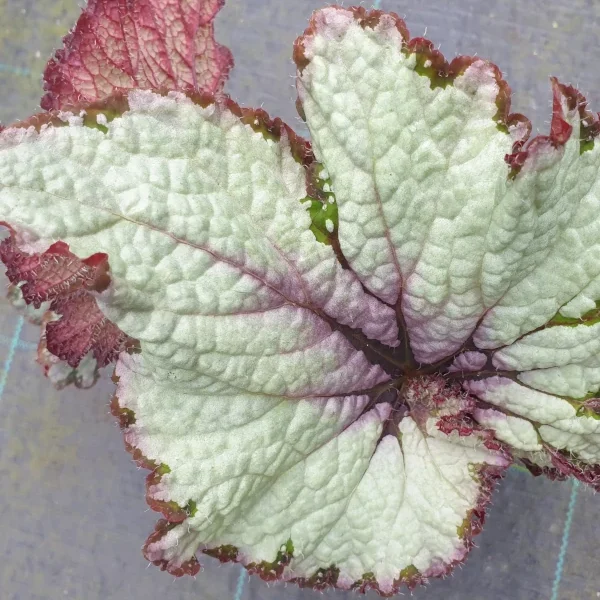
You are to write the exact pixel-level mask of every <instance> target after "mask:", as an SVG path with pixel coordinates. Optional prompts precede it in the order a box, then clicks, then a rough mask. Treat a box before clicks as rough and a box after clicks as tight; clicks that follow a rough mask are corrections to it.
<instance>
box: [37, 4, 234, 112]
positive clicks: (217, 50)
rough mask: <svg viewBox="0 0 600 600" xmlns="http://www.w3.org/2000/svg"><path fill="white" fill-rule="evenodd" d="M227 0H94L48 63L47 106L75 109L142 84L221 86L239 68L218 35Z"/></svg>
mask: <svg viewBox="0 0 600 600" xmlns="http://www.w3.org/2000/svg"><path fill="white" fill-rule="evenodd" d="M223 1H224V0H127V1H124V0H89V2H88V5H87V7H86V8H85V9H84V11H83V13H82V15H81V16H80V17H79V21H78V22H77V25H76V26H75V28H74V29H73V31H72V32H71V33H69V35H68V36H67V37H66V38H65V39H64V48H63V49H61V50H59V51H58V52H57V53H56V56H55V58H54V59H52V60H51V61H50V62H49V63H48V66H47V67H46V71H45V73H44V82H45V85H44V89H45V90H46V92H47V93H46V95H45V96H44V97H43V98H42V102H41V105H42V108H44V109H46V110H51V109H66V108H71V107H73V106H77V105H80V104H82V103H86V102H87V103H89V102H95V101H98V100H102V99H104V98H106V97H108V96H110V95H111V94H113V93H115V92H119V91H125V90H130V89H134V88H141V89H153V90H160V89H165V90H195V91H197V92H209V93H214V92H218V91H220V90H221V89H222V87H223V84H224V82H225V79H226V78H227V75H228V73H229V70H230V69H231V67H232V66H233V59H232V57H231V53H230V52H229V50H228V49H227V48H225V47H224V46H221V45H219V44H217V43H216V42H215V39H214V37H213V19H214V17H215V15H216V13H217V12H218V11H219V9H220V8H221V7H222V6H223Z"/></svg>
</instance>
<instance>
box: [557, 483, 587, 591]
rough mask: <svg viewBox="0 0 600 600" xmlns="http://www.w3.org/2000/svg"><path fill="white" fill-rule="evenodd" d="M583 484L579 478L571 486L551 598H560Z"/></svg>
mask: <svg viewBox="0 0 600 600" xmlns="http://www.w3.org/2000/svg"><path fill="white" fill-rule="evenodd" d="M580 486H581V484H580V483H579V481H577V479H573V484H572V487H571V497H570V498H569V506H568V508H567V516H566V518H565V527H564V529H563V536H562V543H561V545H560V552H559V553H558V560H557V561H556V570H555V571H554V582H553V583H552V596H551V599H550V600H558V591H559V589H560V582H561V580H562V576H563V569H564V566H565V558H566V556H567V549H568V547H569V536H570V535H571V524H572V523H573V515H574V514H575V505H576V504H577V494H578V492H579V487H580Z"/></svg>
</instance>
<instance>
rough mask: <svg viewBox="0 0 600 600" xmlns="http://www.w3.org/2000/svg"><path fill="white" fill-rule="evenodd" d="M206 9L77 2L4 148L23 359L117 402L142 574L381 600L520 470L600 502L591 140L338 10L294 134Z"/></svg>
mask: <svg viewBox="0 0 600 600" xmlns="http://www.w3.org/2000/svg"><path fill="white" fill-rule="evenodd" d="M221 5H222V0H130V1H128V2H123V1H120V0H90V2H89V5H88V7H87V9H86V10H85V11H84V12H83V14H82V16H81V18H80V19H79V21H78V23H77V25H76V27H75V29H74V30H73V31H72V32H71V33H70V34H69V35H68V36H67V37H66V38H65V46H64V49H62V50H60V51H59V52H57V53H56V56H55V58H53V59H52V60H51V61H50V63H49V64H48V67H47V69H46V73H45V91H46V93H45V96H44V98H43V101H42V106H43V108H44V109H46V112H43V113H41V114H38V115H35V116H33V117H31V118H29V119H26V120H25V121H22V122H19V123H16V124H14V125H12V126H10V127H7V128H5V129H4V130H3V131H2V132H1V133H0V219H1V220H2V223H3V225H4V227H5V228H6V231H7V233H6V234H5V238H4V241H2V243H1V244H0V258H1V259H2V261H3V262H4V264H5V265H6V267H7V275H8V278H9V280H10V282H11V284H12V285H13V287H12V288H11V295H12V296H13V298H14V297H15V296H17V295H19V296H20V298H19V300H20V301H21V302H22V301H24V302H25V303H26V304H28V305H30V306H32V307H34V309H35V310H34V314H35V316H36V318H38V319H41V321H42V323H43V329H44V331H43V335H42V341H41V343H40V362H42V364H43V365H44V368H45V371H46V373H47V374H48V375H49V376H50V377H51V378H52V379H53V380H54V381H55V382H56V383H58V384H61V385H64V384H66V383H68V382H75V383H78V384H80V385H91V384H92V383H93V382H94V381H95V378H96V376H97V369H98V368H101V367H104V366H106V365H108V364H110V363H112V362H116V365H115V370H114V381H115V382H116V393H115V396H114V398H113V400H112V403H111V407H112V411H113V413H114V415H115V416H116V417H117V418H118V420H119V422H120V425H121V427H122V428H123V431H124V436H125V444H126V447H127V449H128V450H129V451H130V452H131V453H132V455H133V458H134V459H135V461H136V462H137V463H138V464H140V465H143V466H144V467H147V468H148V469H150V470H151V472H150V474H149V476H148V480H147V501H148V503H149V504H150V506H151V507H152V508H153V509H155V510H156V511H158V512H161V513H162V515H163V518H162V519H161V520H160V521H159V522H158V524H157V526H156V530H155V531H154V533H152V534H151V535H150V537H149V538H148V540H147V542H146V544H145V546H144V554H145V556H146V557H147V559H148V560H149V561H151V562H153V563H154V564H155V565H158V566H159V567H160V568H161V569H165V570H167V571H168V572H169V573H171V574H173V575H183V574H186V573H187V574H196V573H197V572H198V571H199V569H200V564H199V562H198V558H197V554H198V553H205V554H207V555H210V556H214V557H217V558H218V559H220V560H221V561H235V562H239V563H241V564H242V565H244V566H245V567H246V568H247V569H248V571H250V572H251V573H256V574H258V575H260V576H261V577H263V578H264V579H266V580H283V581H295V582H297V583H299V584H300V585H302V586H309V587H313V588H316V589H323V588H325V587H328V586H335V587H338V588H342V589H354V590H357V591H361V592H365V591H367V590H369V589H374V590H376V591H378V592H379V593H380V594H382V595H392V594H394V593H396V592H397V591H398V590H399V589H400V588H401V587H402V586H403V585H407V586H408V587H411V588H412V587H414V586H415V585H417V584H419V583H423V582H425V581H426V580H427V579H428V578H430V577H436V576H440V575H444V574H446V573H448V572H450V571H451V569H452V568H453V567H454V566H455V565H457V564H459V563H461V562H462V561H463V560H464V559H465V557H466V554H467V553H468V551H469V550H470V548H471V546H472V544H473V541H472V539H473V536H474V535H475V534H477V533H478V532H479V531H480V529H481V527H482V524H483V521H484V516H485V510H486V505H487V504H488V502H489V500H490V495H491V493H492V490H493V487H494V484H495V482H496V480H497V479H498V478H500V477H502V475H503V474H504V472H505V470H506V469H507V467H508V466H509V465H510V464H511V463H513V462H519V463H521V464H522V465H524V466H525V467H527V468H528V469H529V470H530V471H531V472H532V473H534V474H536V475H539V474H543V475H545V476H547V477H550V478H552V479H565V478H566V477H569V476H572V477H576V478H578V479H579V480H581V481H583V482H585V483H587V484H589V485H590V486H592V487H593V488H594V489H596V490H599V489H600V398H597V397H596V394H597V393H598V390H599V388H600V335H599V333H600V241H599V240H600V177H599V176H598V172H599V168H600V145H599V144H597V143H596V138H597V136H598V135H599V133H600V121H599V119H598V116H597V115H594V114H593V113H591V112H590V111H589V110H588V109H587V106H586V101H585V98H584V97H583V96H582V95H581V94H580V93H579V92H578V91H577V90H575V89H574V88H573V87H570V86H567V85H564V84H562V83H559V82H558V81H557V80H556V79H552V97H553V109H552V121H551V126H550V133H549V135H547V136H537V137H534V138H532V139H530V134H531V125H530V122H529V121H528V120H527V119H526V118H525V117H524V116H522V115H518V114H511V113H510V88H509V86H508V84H507V83H506V82H505V81H504V79H503V78H502V75H501V73H500V71H499V69H498V68H497V67H496V66H495V65H493V64H491V63H490V62H488V61H486V60H483V59H480V58H475V57H466V56H460V57H457V58H455V59H454V60H452V61H451V62H447V61H446V60H445V59H444V57H443V56H442V55H441V53H440V52H439V51H438V50H435V49H434V47H433V45H432V43H431V42H429V41H428V40H425V39H423V38H410V36H409V33H408V31H407V28H406V26H405V24H404V22H403V21H402V20H401V19H400V18H399V17H398V16H397V15H395V14H394V13H385V12H381V11H378V10H372V11H367V10H365V9H364V8H340V7H337V6H331V7H327V8H323V9H322V10H319V11H317V12H315V13H314V14H313V16H312V19H311V21H310V24H309V26H308V28H307V29H306V31H305V32H304V34H303V35H302V36H300V37H299V38H298V39H297V41H296V43H295V46H294V60H295V62H296V65H297V89H298V102H297V106H298V110H299V113H300V115H301V117H302V118H303V119H304V120H305V121H306V124H307V126H308V129H309V130H310V135H311V141H310V143H309V142H308V141H307V140H304V139H302V138H301V137H299V136H298V135H296V134H295V133H294V132H293V131H292V129H291V128H290V127H289V126H288V125H286V124H284V123H283V122H281V121H280V120H279V119H274V120H273V119H271V118H270V117H269V116H268V115H267V114H266V113H265V112H264V111H262V110H255V109H250V108H240V106H238V104H236V103H235V102H233V101H232V100H231V99H230V98H228V97H227V96H226V95H225V94H224V92H223V84H224V82H225V79H226V77H227V74H228V72H229V69H230V68H231V66H232V59H231V56H230V53H229V51H228V50H226V49H225V48H223V47H222V46H220V45H218V44H217V43H216V42H215V40H214V37H213V19H214V17H215V15H216V13H217V12H218V10H219V8H220V7H221Z"/></svg>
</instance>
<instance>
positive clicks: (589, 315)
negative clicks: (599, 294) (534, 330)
mask: <svg viewBox="0 0 600 600" xmlns="http://www.w3.org/2000/svg"><path fill="white" fill-rule="evenodd" d="M596 323H600V301H598V300H597V301H596V308H592V310H589V311H588V312H586V313H585V314H584V315H582V316H581V317H579V318H577V319H574V318H572V317H565V316H563V315H561V314H560V313H559V312H557V313H556V314H555V315H554V316H553V317H552V319H550V321H548V326H550V327H552V326H556V325H562V326H565V327H577V326H578V325H588V326H589V325H595V324H596Z"/></svg>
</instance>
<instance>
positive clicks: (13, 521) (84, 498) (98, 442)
mask: <svg viewBox="0 0 600 600" xmlns="http://www.w3.org/2000/svg"><path fill="white" fill-rule="evenodd" d="M320 5H321V3H320V2H315V1H314V0H228V5H227V6H226V8H225V10H224V11H223V12H222V14H221V15H220V18H219V21H218V37H219V39H220V41H222V42H223V43H225V44H227V45H228V46H229V47H230V48H231V49H232V51H233V52H234V55H235V57H236V62H237V66H236V69H235V71H234V74H233V77H232V79H231V81H230V83H229V86H228V90H229V92H230V93H231V94H232V95H233V97H234V98H235V99H236V100H238V101H240V102H241V103H243V104H247V105H255V106H256V105H261V104H263V105H264V107H265V108H266V109H267V110H268V111H269V112H271V113H272V114H277V115H280V116H282V117H284V118H285V119H286V120H287V121H288V122H290V123H291V124H294V125H296V124H297V121H296V114H295V111H294V99H295V94H294V90H293V88H292V85H293V80H292V79H291V76H292V75H293V66H292V63H291V45H292V42H293V40H294V38H295V37H296V35H297V34H299V33H300V32H301V31H302V30H303V29H304V27H305V26H306V22H307V18H308V16H309V14H310V12H311V11H312V10H313V9H314V8H317V7H318V6H320ZM383 6H384V8H386V9H389V10H394V11H396V12H398V13H399V14H401V15H403V16H405V18H406V20H407V23H408V26H409V28H410V29H411V32H412V33H413V34H414V35H416V34H423V33H424V31H425V27H426V26H427V36H428V37H430V38H431V39H433V40H434V41H435V42H436V43H441V48H442V50H443V51H444V52H445V53H446V54H447V56H452V55H454V54H456V53H469V54H471V53H475V52H477V53H478V55H480V56H484V57H486V58H491V59H492V60H494V61H495V62H496V63H497V64H498V65H499V66H500V68H501V69H502V70H503V71H504V72H505V74H506V76H507V78H508V81H509V82H510V84H511V86H512V88H513V90H514V91H515V94H514V100H513V105H514V108H515V109H517V110H520V111H522V112H525V113H526V114H527V115H528V116H530V117H531V118H532V119H533V121H534V124H535V126H536V127H537V128H539V129H541V130H546V128H547V123H545V122H547V121H548V118H549V107H548V104H549V99H550V94H549V86H548V76H549V75H550V74H554V75H557V76H559V77H561V78H562V79H564V80H565V81H568V82H572V83H574V84H577V85H578V86H579V87H580V89H581V90H582V91H583V92H584V93H586V94H587V95H588V98H590V100H591V101H592V107H595V108H596V110H598V109H600V78H598V72H599V69H598V64H599V62H600V44H599V43H598V42H599V32H600V3H599V2H598V1H595V0H571V1H569V2H567V1H565V0H545V1H542V0H504V1H501V0H480V1H476V0H453V1H451V2H450V1H442V0H437V1H432V2H423V1H422V0H410V1H401V0H383ZM78 12H79V8H78V2H77V1H76V0H0V119H1V120H3V121H4V122H10V121H11V120H14V119H16V118H20V117H25V116H27V115H29V114H30V113H31V112H33V111H35V110H36V108H38V101H39V98H40V95H41V94H40V89H41V85H40V79H39V74H40V73H41V70H42V67H43V65H44V63H45V60H46V57H47V56H48V55H49V53H50V51H51V50H52V48H53V47H56V46H57V45H58V43H59V40H60V37H61V35H63V34H64V33H65V32H66V30H67V29H68V27H69V26H70V25H71V24H72V23H74V21H75V18H76V15H77V14H78ZM18 325H19V321H18V319H17V318H16V316H15V315H14V314H13V313H12V312H11V311H10V310H9V309H8V307H7V306H6V305H5V304H0V368H2V369H3V370H2V371H1V372H0V482H1V483H0V600H54V599H59V598H60V599H64V598H77V599H81V600H138V599H140V600H164V599H170V600H188V599H190V600H191V599H192V598H193V599H195V600H213V599H215V600H216V599H218V600H230V599H231V600H233V599H234V596H235V594H236V588H237V585H238V581H239V579H238V578H239V573H240V571H239V569H238V567H236V566H222V567H221V566H219V565H217V564H215V562H213V561H211V560H210V559H205V565H206V569H205V571H203V572H202V573H200V574H199V575H198V577H197V578H196V579H195V580H194V579H182V580H176V581H174V580H173V578H172V577H170V576H169V575H166V574H164V573H160V572H159V571H158V570H157V569H155V568H149V569H146V563H145V561H144V559H143V558H142V556H141V554H140V546H141V545H142V543H143V541H144V539H145V537H146V535H147V534H148V532H149V531H150V530H151V528H152V526H153V523H154V521H155V519H156V515H155V514H152V513H150V512H145V511H146V505H145V502H144V497H143V481H144V475H145V472H141V471H138V470H137V469H136V468H135V466H134V465H133V464H132V463H131V462H130V460H129V457H128V455H127V454H126V453H125V451H124V450H123V447H122V440H121V436H120V433H119V431H118V429H117V428H116V427H115V425H114V421H113V418H112V417H111V416H110V415H109V414H108V400H109V398H110V394H111V390H112V384H111V383H110V382H109V381H108V377H106V376H105V377H104V379H103V380H102V381H101V382H99V384H98V385H97V386H96V387H95V388H94V389H92V390H90V391H87V392H85V391H77V390H75V391H74V390H68V391H63V392H60V393H59V392H56V391H54V390H53V389H52V388H51V387H50V385H49V384H48V383H47V381H45V380H44V378H43V377H42V375H41V374H40V372H39V370H38V368H37V366H36V365H35V363H34V360H33V354H34V351H33V344H34V342H35V341H36V336H37V331H36V329H35V328H34V327H31V326H29V325H25V326H24V327H23V329H22V330H21V331H20V332H18V333H19V335H18V340H17V338H16V337H15V332H16V329H17V327H18ZM15 341H17V342H18V343H17V344H16V345H15V344H12V345H13V347H14V351H12V350H11V343H12V342H15ZM569 505H571V509H572V510H571V513H570V514H571V517H572V519H568V518H567V513H568V508H569ZM599 517H600V499H599V498H598V497H594V496H593V495H592V494H591V493H589V492H588V491H586V490H583V489H579V490H577V489H574V488H573V486H572V484H571V483H565V484H558V483H551V482H548V481H544V480H541V479H534V478H532V477H530V476H528V475H527V474H524V473H521V472H519V471H511V472H510V474H509V475H508V477H507V479H506V480H505V481H504V482H503V483H502V485H501V487H500V488H499V490H498V492H497V494H496V499H495V503H494V506H493V507H492V509H491V511H490V515H489V519H488V524H487V528H486V530H485V531H484V533H483V534H482V535H481V536H479V537H478V538H477V545H478V549H476V550H474V551H473V553H472V554H471V556H470V559H469V560H468V562H467V564H466V565H465V567H464V568H462V569H460V570H458V571H457V572H456V573H455V574H454V576H453V577H452V578H450V579H449V580H447V581H439V582H435V583H433V584H432V585H431V586H430V587H428V588H425V589H420V590H418V591H417V592H416V593H415V596H416V598H418V599H421V600H441V599H444V600H591V599H595V598H598V597H600V572H599V566H600V560H599V559H598V550H599V545H600V519H599ZM569 524H570V527H569ZM566 532H567V533H569V536H568V539H567V536H566V535H565V533H566ZM561 549H562V550H563V553H562V554H563V557H564V563H561V562H560V561H559V556H560V555H561ZM557 563H558V564H557ZM557 566H558V569H557ZM557 571H558V573H559V575H560V577H557ZM241 592H242V593H241V596H239V598H238V599H237V600H239V599H240V598H241V599H245V600H250V599H252V600H279V599H282V600H295V599H303V600H314V599H316V598H319V597H321V596H320V595H318V594H316V593H314V592H312V591H300V590H298V589H297V588H295V587H287V588H284V587H281V586H275V587H270V588H269V587H267V586H266V585H265V584H264V583H262V582H261V581H259V580H252V581H250V582H247V583H245V584H244V586H243V588H241ZM334 596H335V597H336V598H347V599H348V600H349V599H350V598H353V597H354V595H352V594H343V593H335V594H334V593H329V594H325V597H326V598H329V597H334Z"/></svg>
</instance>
